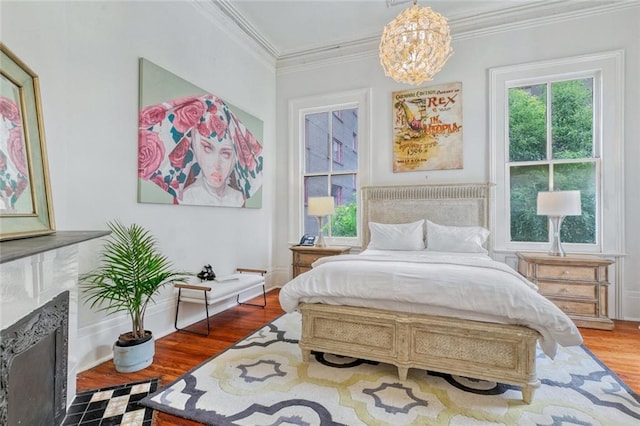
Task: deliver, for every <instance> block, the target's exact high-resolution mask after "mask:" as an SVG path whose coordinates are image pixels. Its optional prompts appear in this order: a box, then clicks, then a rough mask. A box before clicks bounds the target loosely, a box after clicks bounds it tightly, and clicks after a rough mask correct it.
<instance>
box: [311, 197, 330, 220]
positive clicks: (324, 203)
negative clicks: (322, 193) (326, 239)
mask: <svg viewBox="0 0 640 426" xmlns="http://www.w3.org/2000/svg"><path fill="white" fill-rule="evenodd" d="M334 212H335V207H334V204H333V197H309V204H308V206H307V214H308V215H309V216H327V215H330V214H333V213H334Z"/></svg>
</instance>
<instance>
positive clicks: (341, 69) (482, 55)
mask: <svg viewBox="0 0 640 426" xmlns="http://www.w3.org/2000/svg"><path fill="white" fill-rule="evenodd" d="M638 22H640V7H638V6H636V7H634V8H632V9H625V10H621V11H617V12H609V13H606V14H603V15H601V16H585V17H582V18H579V19H573V20H569V21H565V22H556V23H550V24H544V25H537V26H532V27H530V28H520V29H512V30H510V31H508V32H507V31H505V32H494V33H487V34H484V35H476V36H474V37H470V36H465V37H456V36H455V34H454V37H453V48H454V52H455V53H454V55H453V57H452V58H451V59H450V60H449V62H448V63H447V64H446V65H445V67H444V68H443V70H442V71H441V72H440V73H439V74H437V75H436V78H435V80H434V81H433V82H432V83H433V84H439V83H448V82H456V81H459V82H462V91H463V93H462V95H463V102H464V105H463V125H464V128H463V133H464V136H463V137H464V168H463V170H451V171H434V172H409V173H396V174H394V173H393V171H392V159H391V122H392V121H391V120H392V119H391V92H393V91H397V90H405V89H408V88H410V87H409V86H406V85H402V84H399V83H396V82H394V81H393V80H392V79H390V78H388V77H385V76H384V74H383V71H382V69H381V67H380V64H379V61H378V57H377V54H376V52H371V55H369V56H365V57H362V55H361V56H359V57H354V59H351V60H348V59H345V60H344V61H340V62H338V61H335V60H334V61H331V62H329V61H327V62H324V63H316V64H310V65H307V66H296V67H290V68H285V69H283V70H282V71H279V72H278V77H277V89H278V90H277V114H276V116H277V135H278V137H277V140H278V142H277V157H278V161H279V163H281V162H283V161H284V159H285V158H287V156H288V151H289V145H288V144H289V143H290V141H288V128H289V126H290V123H289V122H288V117H287V108H288V102H289V100H291V99H296V98H301V97H306V96H312V95H317V94H321V93H327V92H339V91H345V90H351V89H354V88H361V87H371V88H372V89H373V96H372V117H371V121H372V135H373V137H372V141H371V144H372V145H371V149H370V152H371V159H370V167H371V170H373V171H375V173H371V174H370V175H371V176H372V179H371V182H370V184H375V185H385V184H412V183H415V184H422V183H450V182H457V183H463V182H486V181H488V180H489V158H488V153H489V141H488V137H489V136H488V135H489V107H488V94H489V82H488V70H489V68H492V67H498V66H505V65H512V64H519V63H526V62H534V61H541V60H546V59H554V58H563V57H570V56H577V55H582V54H588V53H594V52H602V51H609V50H616V49H625V53H626V62H625V69H624V73H625V75H626V83H625V84H626V86H625V92H626V93H625V117H624V118H625V120H624V123H625V127H624V134H625V140H624V145H625V149H626V152H625V156H624V164H620V165H619V166H620V167H625V185H626V188H625V208H626V210H625V216H626V224H625V225H626V235H627V238H626V248H627V250H626V253H627V256H626V258H624V259H623V261H621V264H620V269H619V270H618V271H617V272H618V273H617V275H618V278H619V280H620V282H619V283H618V285H619V288H612V292H611V293H612V294H613V295H614V296H613V297H614V298H615V299H616V300H614V301H612V303H611V304H610V307H611V308H612V312H614V316H616V317H618V318H625V319H630V320H631V319H635V320H638V319H640V238H638V236H640V215H638V214H637V213H636V212H637V211H638V209H640V199H639V198H638V196H637V194H639V193H640V176H639V175H638V174H637V173H636V170H637V163H638V160H640V140H639V136H638V135H639V134H640V128H639V127H640V124H639V120H638V116H639V115H640V96H639V95H640V93H639V92H640V82H639V81H638V78H637V76H638V75H640V57H639V50H640V37H639V34H640V33H639V30H638V25H637V23H638ZM427 85H428V84H425V86H427ZM605 143H606V141H605ZM276 179H277V181H278V182H286V180H287V169H286V168H284V167H283V168H279V169H278V170H277V177H276ZM280 188H282V186H279V187H278V194H277V198H278V215H277V219H276V229H277V230H278V234H277V236H276V240H275V247H277V252H276V258H275V259H276V262H277V264H278V265H279V266H281V267H284V266H286V265H287V264H288V263H290V253H289V250H287V244H288V243H290V241H287V233H286V229H287V227H286V225H287V223H288V222H289V218H288V217H287V214H288V210H287V203H288V194H287V193H286V190H285V191H283V190H281V189H280ZM616 290H620V291H619V292H618V293H616Z"/></svg>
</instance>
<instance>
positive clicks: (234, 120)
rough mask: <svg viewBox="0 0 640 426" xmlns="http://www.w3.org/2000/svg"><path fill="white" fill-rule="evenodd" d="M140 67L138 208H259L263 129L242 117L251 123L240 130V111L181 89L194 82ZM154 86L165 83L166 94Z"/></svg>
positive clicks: (210, 98)
mask: <svg viewBox="0 0 640 426" xmlns="http://www.w3.org/2000/svg"><path fill="white" fill-rule="evenodd" d="M142 61H143V63H144V66H141V68H140V72H141V76H140V82H141V98H140V102H141V108H140V111H139V117H138V132H139V136H138V177H139V180H140V184H139V186H138V188H139V195H138V196H139V201H140V202H154V203H157V202H161V203H167V204H176V205H183V204H191V205H210V206H225V207H252V208H259V207H261V203H262V201H261V189H262V175H263V174H262V171H263V165H264V161H263V157H262V145H261V143H260V139H261V132H262V123H261V122H260V121H259V120H258V119H257V118H255V117H252V116H250V115H249V114H247V113H245V112H242V114H241V116H242V117H249V121H248V123H243V122H242V121H241V120H240V119H239V118H238V117H237V116H236V113H235V112H234V111H236V110H234V109H233V108H231V107H229V105H227V104H226V103H225V102H224V101H222V100H221V99H220V98H218V97H216V96H214V95H212V94H208V93H206V92H205V91H204V90H203V91H202V92H201V93H200V94H196V95H193V94H188V93H187V94H186V95H185V93H184V92H183V90H182V89H179V88H183V87H193V86H192V85H191V84H190V83H188V82H185V81H184V80H182V79H180V78H179V77H177V76H175V75H173V74H171V73H169V72H168V71H165V70H162V69H161V68H159V67H158V66H157V65H154V64H151V63H149V62H148V61H146V60H142ZM150 67H155V70H156V71H155V73H154V74H153V77H150V78H145V69H149V68H150ZM158 73H164V74H162V78H160V79H158V78H157V76H158ZM157 81H162V82H163V84H162V86H161V87H158V86H154V84H158V83H155V82H157ZM172 83H175V84H172ZM173 86H175V87H176V88H178V89H176V90H175V96H173V97H168V98H167V99H165V100H163V101H162V102H157V99H162V97H161V96H159V95H158V93H161V94H162V95H166V94H167V93H170V92H171V90H169V88H171V87H173ZM181 92H183V93H181ZM147 98H148V99H153V102H147ZM237 111H240V110H237ZM253 128H255V129H256V131H257V132H258V133H255V132H254V131H252V130H251V129H253ZM158 190H160V191H158ZM162 193H165V194H166V197H162V195H161V194H162Z"/></svg>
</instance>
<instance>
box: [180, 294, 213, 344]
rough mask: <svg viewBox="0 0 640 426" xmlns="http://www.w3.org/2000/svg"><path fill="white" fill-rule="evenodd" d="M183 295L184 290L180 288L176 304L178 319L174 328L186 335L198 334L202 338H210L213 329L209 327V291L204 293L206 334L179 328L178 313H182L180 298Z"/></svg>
mask: <svg viewBox="0 0 640 426" xmlns="http://www.w3.org/2000/svg"><path fill="white" fill-rule="evenodd" d="M181 295H182V289H181V288H179V289H178V303H176V317H175V321H174V323H173V326H174V327H175V328H176V330H178V331H184V332H185V333H192V334H198V335H200V336H208V335H209V333H210V332H211V328H210V326H209V301H208V300H207V291H206V290H205V291H204V311H205V313H206V314H207V332H206V333H202V332H200V331H192V330H187V329H186V328H178V312H179V311H180V296H181Z"/></svg>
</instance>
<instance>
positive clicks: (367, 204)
mask: <svg viewBox="0 0 640 426" xmlns="http://www.w3.org/2000/svg"><path fill="white" fill-rule="evenodd" d="M491 186H492V185H491V184H477V183H473V184H451V185H400V186H367V187H364V188H362V249H363V250H364V249H366V248H367V245H368V244H369V238H370V234H369V222H378V223H407V222H415V221H417V220H420V219H425V221H426V220H427V219H428V220H430V221H431V222H434V223H438V224H440V225H458V226H470V225H479V226H483V227H485V228H487V229H490V228H489V222H490V221H489V194H490V189H491ZM425 228H426V226H425ZM489 238H491V237H489ZM487 247H490V245H489V244H487Z"/></svg>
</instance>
